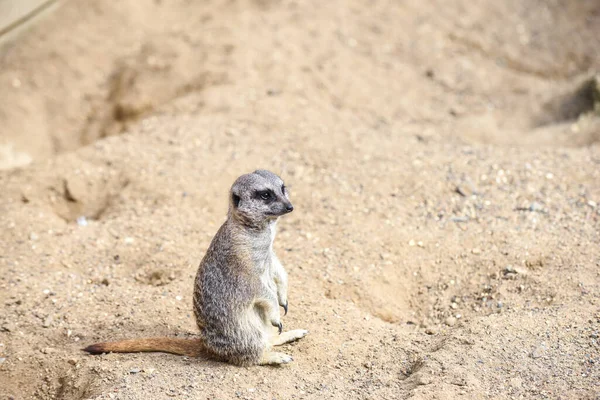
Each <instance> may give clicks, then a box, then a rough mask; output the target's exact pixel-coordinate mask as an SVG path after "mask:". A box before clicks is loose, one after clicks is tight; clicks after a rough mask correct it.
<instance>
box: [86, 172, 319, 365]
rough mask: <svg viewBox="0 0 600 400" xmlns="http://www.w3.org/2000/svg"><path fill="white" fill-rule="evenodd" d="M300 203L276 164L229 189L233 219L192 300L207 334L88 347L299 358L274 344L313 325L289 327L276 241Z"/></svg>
mask: <svg viewBox="0 0 600 400" xmlns="http://www.w3.org/2000/svg"><path fill="white" fill-rule="evenodd" d="M293 209H294V207H293V206H292V203H291V202H290V199H289V194H288V191H287V189H286V187H285V184H284V182H283V180H282V179H281V178H280V177H279V176H277V175H276V174H274V173H273V172H270V171H267V170H256V171H254V172H252V173H249V174H245V175H242V176H240V177H239V178H237V179H236V181H235V182H234V183H233V185H232V186H231V189H230V191H229V210H228V213H227V219H226V221H225V222H224V223H223V225H222V226H221V227H220V229H219V230H218V231H217V233H216V235H215V236H214V238H213V240H212V241H211V243H210V246H209V247H208V250H207V251H206V254H205V255H204V257H203V258H202V261H201V262H200V265H199V267H198V271H197V273H196V279H195V283H194V295H193V308H194V316H195V319H196V323H197V325H198V328H199V330H200V337H198V338H194V339H180V338H166V337H165V338H161V337H159V338H145V339H131V340H123V341H117V342H105V343H97V344H93V345H91V346H88V347H86V348H85V349H83V350H84V351H87V352H88V353H91V354H101V353H109V352H115V353H132V352H166V353H173V354H179V355H186V356H192V357H198V356H206V357H209V358H214V359H217V360H221V361H225V362H229V363H231V364H235V365H240V366H250V365H276V364H286V363H289V362H290V361H292V360H293V359H292V357H291V356H289V355H287V354H284V353H280V352H276V351H273V347H274V346H279V345H282V344H285V343H289V342H292V341H295V340H297V339H300V338H302V337H304V336H305V335H306V334H307V333H308V331H307V330H305V329H295V330H291V331H287V332H283V325H282V323H281V311H280V308H283V310H284V315H286V314H287V311H288V298H287V290H288V277H287V272H286V270H285V269H284V268H283V266H282V265H281V263H280V262H279V259H278V258H277V256H276V255H275V252H274V251H273V241H274V239H275V228H276V224H277V220H278V219H279V217H281V216H282V215H285V214H288V213H290V212H292V210H293Z"/></svg>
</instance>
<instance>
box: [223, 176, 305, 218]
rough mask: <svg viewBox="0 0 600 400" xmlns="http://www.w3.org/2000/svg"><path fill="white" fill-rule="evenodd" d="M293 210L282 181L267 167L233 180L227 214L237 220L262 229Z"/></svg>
mask: <svg viewBox="0 0 600 400" xmlns="http://www.w3.org/2000/svg"><path fill="white" fill-rule="evenodd" d="M293 210H294V206H292V203H291V202H290V199H289V196H288V191H287V189H286V187H285V184H284V183H283V180H282V179H281V178H280V177H279V176H277V175H275V174H274V173H272V172H270V171H267V170H262V169H259V170H256V171H254V172H252V173H250V174H245V175H242V176H240V177H239V178H238V179H236V181H235V182H234V183H233V186H232V187H231V191H230V197H229V214H230V216H231V217H232V218H234V219H235V220H237V221H239V222H240V223H242V224H244V225H246V226H248V227H252V228H262V227H265V226H266V225H267V223H268V222H270V221H274V220H276V219H277V218H279V217H280V216H282V215H284V214H288V213H290V212H292V211H293Z"/></svg>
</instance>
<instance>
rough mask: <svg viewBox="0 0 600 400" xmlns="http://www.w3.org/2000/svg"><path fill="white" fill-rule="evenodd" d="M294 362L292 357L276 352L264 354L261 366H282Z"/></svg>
mask: <svg viewBox="0 0 600 400" xmlns="http://www.w3.org/2000/svg"><path fill="white" fill-rule="evenodd" d="M292 361H294V359H293V358H292V356H288V355H287V354H283V353H276V352H266V353H264V354H263V356H262V359H261V360H260V364H261V365H280V364H287V363H290V362H292Z"/></svg>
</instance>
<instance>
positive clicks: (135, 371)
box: [129, 368, 141, 374]
mask: <svg viewBox="0 0 600 400" xmlns="http://www.w3.org/2000/svg"><path fill="white" fill-rule="evenodd" d="M140 371H141V369H139V368H132V369H130V370H129V373H130V374H137V373H139V372H140Z"/></svg>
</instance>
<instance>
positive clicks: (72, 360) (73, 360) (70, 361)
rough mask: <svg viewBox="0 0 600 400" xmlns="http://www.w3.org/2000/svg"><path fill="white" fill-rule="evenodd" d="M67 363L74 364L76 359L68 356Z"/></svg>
mask: <svg viewBox="0 0 600 400" xmlns="http://www.w3.org/2000/svg"><path fill="white" fill-rule="evenodd" d="M67 362H68V363H69V364H71V365H76V364H77V360H76V359H74V358H69V360H68V361H67Z"/></svg>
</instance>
